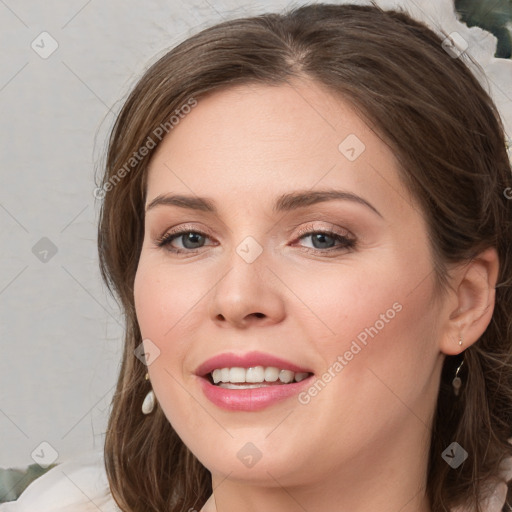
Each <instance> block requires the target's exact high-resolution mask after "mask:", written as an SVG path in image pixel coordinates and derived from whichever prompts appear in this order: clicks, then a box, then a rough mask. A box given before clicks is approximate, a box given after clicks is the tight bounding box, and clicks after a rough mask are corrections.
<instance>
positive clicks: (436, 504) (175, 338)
mask: <svg viewBox="0 0 512 512" xmlns="http://www.w3.org/2000/svg"><path fill="white" fill-rule="evenodd" d="M453 43H455V46H454V44H453ZM456 44H457V41H456V40H454V38H451V39H448V40H446V39H441V38H439V36H437V35H436V34H435V33H433V32H432V31H431V30H430V29H428V28H427V27H426V26H425V25H423V24H421V23H420V22H418V21H414V20H412V19H411V18H410V17H408V16H407V15H406V14H404V13H401V12H396V11H383V10H381V9H379V8H378V7H376V6H354V5H328V4H316V5H307V6H304V7H301V8H297V9H295V10H292V11H291V12H289V13H287V14H285V15H265V16H259V17H254V18H246V19H239V20H233V21H227V22H224V23H221V24H219V25H216V26H214V27H211V28H209V29H206V30H203V31H202V32H200V33H199V34H197V35H195V36H193V37H191V38H189V39H188V40H187V41H185V42H184V43H182V44H180V45H178V46H177V47H176V48H174V49H173V50H172V51H170V52H169V53H168V54H167V55H165V56H164V57H163V58H161V59H160V60H159V61H158V62H157V63H155V64H154V65H153V66H152V67H151V68H150V69H149V70H148V71H147V72H146V73H145V75H144V76H143V77H142V79H141V80H140V81H139V83H138V84H137V86H136V87H135V88H134V90H133V92H132V93H131V95H130V96H129V98H128V100H127V101H126V103H125V105H124V107H123V109H122V111H121V113H120V115H119V117H118V119H117V122H116V125H115V127H114V129H113V132H112V135H111V138H110V145H109V151H108V158H107V170H106V173H105V175H104V178H103V182H102V184H101V187H100V188H99V189H98V196H100V197H103V204H102V211H101V219H100V225H99V254H100V263H101V270H102V274H103V277H104V279H105V280H106V282H107V283H108V284H109V285H110V287H111V289H112V290H113V292H115V293H116V294H117V296H118V297H119V298H120V300H121V303H122V305H123V308H124V311H125V314H126V340H125V341H126V343H125V351H124V355H123V361H122V368H121V372H120V377H119V381H118V386H117V390H116V393H115V396H114V399H113V408H112V412H111V416H110V420H109V425H108V431H107V437H106V444H105V451H104V455H105V468H106V475H107V477H108V483H109V490H110V492H111V493H112V498H113V500H115V502H116V503H117V506H119V509H120V510H124V511H140V512H142V511H150V510H151V511H159V512H162V511H164V510H165V511H186V510H188V511H192V510H201V511H202V512H223V511H231V510H245V511H253V510H272V511H273V510H279V511H296V510H307V511H315V510H343V511H345V510H347V511H349V510H350V511H363V510H381V511H397V510H401V511H411V512H412V511H415V512H417V511H421V512H427V511H429V512H430V511H435V512H438V511H439V512H440V511H446V510H453V511H455V510H457V511H469V510H479V511H480V510H485V511H487V512H491V511H492V512H494V511H497V510H502V509H503V510H508V508H506V507H508V504H506V503H505V501H506V493H507V485H506V481H508V480H509V479H510V478H512V473H511V471H510V467H509V465H508V457H510V456H511V455H512V447H511V446H510V445H509V444H508V443H507V440H508V439H509V438H510V437H511V434H512V432H511V430H512V429H511V421H510V420H511V411H512V392H511V389H512V388H511V386H512V371H511V366H510V350H511V342H512V330H511V325H512V322H511V315H512V311H511V307H510V306H511V304H512V294H511V293H512V292H511V289H510V278H511V275H512V267H511V265H512V261H511V259H510V256H509V253H508V250H509V247H510V245H511V243H512V222H511V221H512V211H511V201H510V200H509V198H508V194H507V190H512V189H511V188H510V187H511V186H512V177H511V169H510V163H509V161H508V157H507V152H506V144H505V137H504V129H503V125H502V122H501V119H500V116H499V114H498V112H497V110H496V107H495V105H494V104H493V101H492V100H491V99H490V97H489V96H488V94H487V93H486V92H485V91H484V90H483V88H482V87H481V86H480V84H479V83H478V81H477V80H476V78H475V77H474V76H473V74H472V73H471V72H470V71H469V70H468V67H467V66H466V64H465V62H464V61H465V54H464V53H462V52H461V51H460V50H458V49H457V48H458V47H457V45H456ZM141 408H142V410H141ZM110 503H111V504H112V503H113V502H112V501H111V502H110ZM7 510H8V509H7ZM75 510H77V509H75Z"/></svg>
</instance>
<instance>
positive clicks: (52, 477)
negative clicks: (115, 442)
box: [0, 450, 121, 512]
mask: <svg viewBox="0 0 512 512" xmlns="http://www.w3.org/2000/svg"><path fill="white" fill-rule="evenodd" d="M0 512H121V509H120V508H119V507H118V506H117V505H116V502H115V501H114V499H113V498H112V495H111V494H110V488H109V485H108V479H107V475H106V472H105V466H104V461H103V451H102V450H100V451H95V452H90V453H87V454H84V455H82V456H80V457H76V458H74V459H72V460H69V461H66V462H62V463H60V464H58V465H57V466H55V467H54V468H52V469H50V470H49V471H47V472H46V473H44V474H43V475H42V476H40V477H38V478H36V479H35V480H34V481H32V482H31V483H30V484H29V485H28V487H27V488H26V489H25V490H24V491H23V492H22V493H21V495H20V496H19V497H18V499H17V500H16V501H10V502H7V503H3V504H1V505H0Z"/></svg>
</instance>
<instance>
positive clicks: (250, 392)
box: [195, 352, 314, 411]
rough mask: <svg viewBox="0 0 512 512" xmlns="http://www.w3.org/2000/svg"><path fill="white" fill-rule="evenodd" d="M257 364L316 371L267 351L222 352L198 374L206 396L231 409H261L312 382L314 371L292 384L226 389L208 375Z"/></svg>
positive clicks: (201, 368) (295, 370) (204, 365)
mask: <svg viewBox="0 0 512 512" xmlns="http://www.w3.org/2000/svg"><path fill="white" fill-rule="evenodd" d="M254 366H264V367H268V366H274V367H276V368H279V369H281V370H290V371H292V372H295V373H313V372H312V371H311V370H309V369H307V368H303V367H300V366H298V365H296V364H294V363H291V362H289V361H285V360H284V359H280V358H278V357H275V356H273V355H271V354H265V353H263V352H248V353H246V354H243V355H237V354H233V353H225V354H219V355H218V356H215V357H212V358H211V359H208V360H207V361H205V362H204V363H203V364H201V365H200V366H199V367H198V368H197V369H196V372H195V374H196V375H197V376H198V377H199V382H200V385H201V388H202V391H203V393H204V394H205V396H206V398H208V400H210V401H211V402H212V403H213V404H215V405H216V406H218V407H221V408H223V409H227V410H229V411H258V410H260V409H263V408H265V407H268V406H270V405H272V404H274V403H276V402H279V401H280V400H284V399H286V398H289V397H291V396H293V395H296V394H298V393H299V392H300V391H301V390H302V389H305V388H306V387H307V386H309V385H311V382H312V379H313V378H314V375H311V376H309V377H307V378H306V379H304V380H302V381H300V382H293V383H291V384H269V385H268V386H264V387H261V388H252V389H226V388H223V387H220V386H215V385H214V384H212V383H211V382H210V380H209V379H208V375H209V374H210V373H211V372H212V371H213V370H215V369H216V368H219V369H221V368H233V367H239V368H252V367H254Z"/></svg>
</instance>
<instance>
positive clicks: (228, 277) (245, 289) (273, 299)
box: [210, 236, 284, 325]
mask: <svg viewBox="0 0 512 512" xmlns="http://www.w3.org/2000/svg"><path fill="white" fill-rule="evenodd" d="M269 252H270V250H269V249H268V248H264V246H263V245H262V244H260V243H259V242H258V240H256V238H255V237H253V236H246V237H245V238H243V239H242V241H241V242H240V243H239V244H238V245H235V246H233V250H232V251H230V252H229V255H228V256H227V257H226V260H225V264H226V270H225V271H224V272H222V275H223V277H221V278H220V280H219V282H218V283H217V286H215V290H214V293H213V295H212V297H213V298H212V303H211V306H210V307H211V316H212V318H213V319H224V320H225V321H227V322H230V323H233V324H237V325H240V324H242V323H244V322H246V321H247V320H248V319H249V318H262V317H265V318H267V321H270V320H269V319H272V320H273V321H276V320H277V319H279V318H280V317H281V316H282V314H283V311H284V307H283V303H282V296H281V291H280V290H279V289H278V288H276V286H275V285H276V283H275V280H274V279H272V272H271V271H270V270H269V269H268V268H267V267H268V266H269V265H270V264H271V261H270V259H271V258H269V256H270V254H269Z"/></svg>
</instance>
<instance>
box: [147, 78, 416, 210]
mask: <svg viewBox="0 0 512 512" xmlns="http://www.w3.org/2000/svg"><path fill="white" fill-rule="evenodd" d="M397 170H398V163H397V159H396V157H395V155H394V153H393V151H392V149H391V148H390V147H389V146H388V145H387V144H386V143H385V142H384V141H383V140H382V138H381V137H380V136H379V135H378V134H377V133H376V132H375V131H374V130H373V129H372V128H371V127H370V126H368V125H367V123H366V122H365V121H364V120H363V118H362V116H361V115H360V114H358V112H357V111H356V110H355V109H354V108H353V106H352V105H351V104H350V103H349V102H348V101H346V100H344V99H342V98H341V97H338V96H334V95H333V94H331V93H330V92H329V91H327V90H326V89H325V88H323V87H321V86H319V85H318V84H316V83H311V82H307V83H304V82H295V83H290V84H283V85H279V86H269V85H261V84H250V85H243V86H236V87H230V88H228V89H224V90H221V91H216V92H214V93H212V94H208V95H207V96H206V97H203V98H200V99H198V103H197V106H195V107H194V108H193V109H192V110H191V111H190V113H188V114H187V115H185V116H183V118H182V119H180V121H179V123H178V124H177V125H175V126H174V127H173V129H172V130H171V131H170V132H169V134H168V135H167V136H166V137H165V138H164V139H163V141H162V142H161V143H160V145H159V147H158V148H157V150H156V153H155V154H154V155H153V157H152V159H151V162H150V166H149V176H148V182H147V183H148V185H147V186H148V189H147V198H148V201H151V199H152V198H154V197H155V196H157V195H159V194H162V193H166V192H171V191H172V192H178V193H187V194H198V195H204V194H205V193H206V192H207V193H208V194H209V195H212V196H217V197H218V198H222V197H223V196H224V197H227V196H228V195H229V196H230V197H232V198H238V199H239V200H240V201H242V202H243V201H244V198H248V197H255V198H257V199H258V201H259V203H261V204H263V203H264V202H265V200H266V199H267V198H268V199H270V196H271V195H274V194H273V193H274V192H275V195H279V194H282V193H284V192H287V191H289V190H290V189H314V188H321V189H324V188H340V187H342V188H344V189H347V190H350V191H352V192H354V193H362V194H365V195H367V196H370V197H373V198H374V201H375V202H377V203H379V202H380V203H382V205H383V209H386V208H389V207H390V206H393V207H394V208H395V209H398V210H399V211H400V213H401V214H403V213H404V210H407V209H408V208H409V209H410V208H411V206H412V199H411V198H410V196H409V194H408V191H407V190H405V189H404V187H403V185H402V183H401V181H400V180H399V177H398V171H397ZM383 194H384V196H385V197H386V200H384V198H383V197H381V198H380V200H378V196H383ZM390 199H391V201H390Z"/></svg>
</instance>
